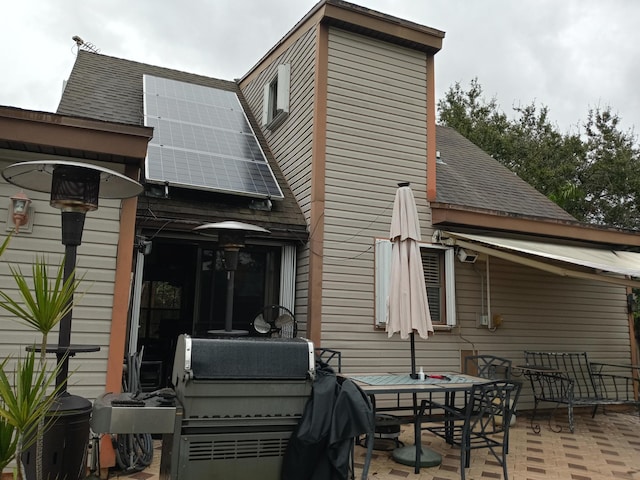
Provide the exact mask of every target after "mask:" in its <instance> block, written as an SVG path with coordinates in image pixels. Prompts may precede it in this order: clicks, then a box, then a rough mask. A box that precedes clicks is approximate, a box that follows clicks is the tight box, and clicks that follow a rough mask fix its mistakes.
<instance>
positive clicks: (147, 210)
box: [57, 50, 307, 240]
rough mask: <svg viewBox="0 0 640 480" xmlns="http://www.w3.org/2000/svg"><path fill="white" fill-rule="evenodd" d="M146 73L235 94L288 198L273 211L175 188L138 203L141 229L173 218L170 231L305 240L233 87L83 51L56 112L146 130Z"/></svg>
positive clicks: (300, 219)
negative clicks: (222, 228)
mask: <svg viewBox="0 0 640 480" xmlns="http://www.w3.org/2000/svg"><path fill="white" fill-rule="evenodd" d="M145 74H147V75H153V76H157V77H163V78H167V79H172V80H177V81H181V82H187V83H193V84H197V85H202V86H206V87H213V88H218V89H222V90H229V91H234V92H236V93H237V95H238V98H239V99H240V102H241V103H242V104H243V107H244V109H245V112H246V114H247V117H248V118H249V122H250V123H251V125H252V127H253V130H254V132H256V136H257V138H258V141H259V142H260V145H261V147H262V149H263V151H264V152H265V155H266V157H267V161H268V162H269V164H270V166H271V169H272V170H273V172H274V174H275V177H276V179H277V181H278V183H279V185H280V188H281V189H282V191H283V194H284V196H285V198H284V200H282V201H273V208H272V210H271V211H264V210H256V209H253V208H249V206H248V204H249V199H247V198H244V197H240V198H235V197H234V196H229V195H224V194H219V193H203V192H191V191H189V190H187V189H172V190H171V191H170V194H171V198H170V199H165V198H154V197H150V196H146V197H141V198H140V200H139V207H138V217H139V220H140V218H142V220H143V221H142V224H143V225H145V224H146V225H148V226H150V228H151V226H153V225H155V224H157V225H162V224H163V223H164V222H166V221H169V220H170V219H174V220H175V221H174V222H173V223H171V224H170V226H169V227H167V230H169V229H172V228H173V229H178V230H187V229H191V228H193V227H194V226H195V225H197V224H200V223H205V222H217V221H222V220H238V221H243V222H249V223H257V224H259V225H261V226H263V227H265V228H268V229H270V230H271V231H272V233H273V234H274V235H273V237H277V236H280V237H282V238H296V239H300V240H305V239H306V230H307V227H306V221H305V219H304V216H303V214H302V211H301V209H300V207H299V205H298V203H297V202H296V200H295V198H294V196H293V193H292V192H291V189H290V188H289V185H288V184H287V182H286V180H285V179H284V176H283V175H282V172H281V171H280V168H279V166H278V164H277V162H276V161H275V159H274V157H273V155H272V154H271V152H270V150H269V147H268V145H267V143H266V140H265V139H264V137H263V135H262V133H261V130H260V128H259V125H258V123H257V122H256V120H255V118H253V115H252V114H251V111H250V109H249V108H248V106H247V104H246V101H245V100H244V96H243V95H242V92H241V91H240V88H239V86H238V85H237V84H236V83H235V82H232V81H227V80H219V79H215V78H210V77H205V76H202V75H195V74H192V73H186V72H181V71H178V70H172V69H169V68H163V67H157V66H153V65H147V64H144V63H139V62H134V61H131V60H124V59H121V58H115V57H110V56H106V55H101V54H96V53H92V52H87V51H84V50H81V51H79V52H78V57H77V59H76V62H75V64H74V67H73V70H72V71H71V75H70V76H69V80H68V82H67V85H66V87H65V90H64V92H63V95H62V99H61V101H60V104H59V106H58V110H57V113H59V114H63V115H74V116H82V117H87V118H93V119H97V120H104V121H109V122H116V123H124V124H129V125H131V124H133V125H144V115H143V92H142V77H143V75H145ZM196 199H197V200H196ZM163 228H164V227H163Z"/></svg>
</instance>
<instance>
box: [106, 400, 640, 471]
mask: <svg viewBox="0 0 640 480" xmlns="http://www.w3.org/2000/svg"><path fill="white" fill-rule="evenodd" d="M575 420H576V422H575V423H576V428H575V433H573V434H572V433H570V432H569V429H568V423H567V422H566V409H562V410H559V411H558V412H557V414H556V417H555V421H554V423H553V425H556V423H555V422H557V425H560V426H562V427H563V429H562V431H561V432H558V433H557V432H554V431H552V430H550V429H549V424H548V422H547V420H545V419H543V420H542V422H541V425H540V426H541V431H540V433H539V434H535V433H534V432H533V431H532V430H531V428H530V425H529V418H528V416H527V415H526V414H521V415H519V416H518V419H517V422H516V425H515V426H514V427H513V428H512V429H511V442H510V443H511V444H510V453H509V456H508V466H509V478H510V479H511V480H554V479H555V480H617V479H632V480H640V417H639V416H638V412H637V410H616V411H612V410H608V411H607V412H606V414H602V413H601V412H598V414H597V415H596V417H595V418H594V419H592V418H591V415H590V413H589V412H588V411H578V412H577V413H576V418H575ZM412 437H413V429H412V428H411V426H410V425H406V426H403V429H402V433H401V436H400V440H401V441H403V442H405V443H407V444H411V443H413V442H412ZM423 444H424V445H426V446H428V447H430V448H432V449H433V450H435V451H437V452H438V453H440V454H441V455H442V459H443V460H442V464H441V465H439V466H438V467H430V468H423V469H421V471H420V473H419V474H417V475H416V474H414V473H413V472H414V470H413V467H409V466H405V465H400V464H398V463H396V462H395V461H393V459H392V458H391V452H390V451H382V450H374V456H373V459H372V462H371V466H370V469H369V476H368V478H369V480H398V479H403V478H407V479H416V480H418V479H419V480H450V479H459V478H460V473H459V470H460V456H459V452H458V450H457V449H456V448H452V447H450V446H448V445H447V444H446V443H444V441H441V440H440V439H439V438H436V437H434V436H433V435H431V434H429V433H425V434H424V435H423ZM159 448H160V446H159V445H157V449H156V452H155V455H154V462H153V464H152V465H151V466H150V467H149V468H147V469H146V470H144V471H143V472H138V473H134V474H130V475H124V474H122V473H118V472H111V474H110V476H109V478H110V479H112V478H120V479H125V478H130V479H131V478H133V479H136V480H159V478H160V476H159V464H160V450H159ZM364 454H365V451H364V449H363V448H361V447H356V450H355V455H356V458H355V462H356V478H357V479H360V478H361V472H362V463H363V461H364ZM467 478H468V479H470V480H481V479H492V478H495V479H499V478H502V468H501V467H500V466H499V465H498V463H497V462H496V461H495V459H494V458H493V457H492V456H491V454H490V453H488V452H486V451H484V450H478V451H474V452H473V453H472V455H471V467H470V468H469V469H468V470H467ZM193 480H197V479H193Z"/></svg>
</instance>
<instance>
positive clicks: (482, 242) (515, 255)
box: [434, 231, 640, 288]
mask: <svg viewBox="0 0 640 480" xmlns="http://www.w3.org/2000/svg"><path fill="white" fill-rule="evenodd" d="M434 237H437V238H438V239H439V241H440V243H442V244H444V245H457V246H460V247H462V248H466V249H469V250H474V251H476V252H479V253H484V254H486V255H491V256H493V257H497V258H502V259H504V260H508V261H511V262H515V263H520V264H522V265H527V266H530V267H533V268H537V269H540V270H544V271H547V272H550V273H555V274H556V275H562V276H565V277H573V278H585V279H591V280H599V281H602V282H607V283H614V284H617V285H624V286H631V287H637V288H640V253H635V252H626V251H622V250H609V249H599V248H589V247H575V246H570V245H560V244H556V243H549V242H538V241H532V240H519V239H518V240H516V239H512V238H503V237H495V236H487V235H473V234H468V233H454V232H448V231H438V232H436V234H435V235H434Z"/></svg>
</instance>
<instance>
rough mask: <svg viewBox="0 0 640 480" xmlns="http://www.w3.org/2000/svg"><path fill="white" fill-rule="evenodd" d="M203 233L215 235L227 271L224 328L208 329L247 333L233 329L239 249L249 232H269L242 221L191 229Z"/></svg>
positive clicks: (215, 332) (218, 332)
mask: <svg viewBox="0 0 640 480" xmlns="http://www.w3.org/2000/svg"><path fill="white" fill-rule="evenodd" d="M193 230H194V231H195V232H199V233H201V234H203V235H209V236H212V235H217V236H218V245H219V246H220V248H222V250H223V252H224V268H225V270H226V271H227V304H226V311H225V319H224V330H210V331H209V332H208V333H210V334H212V335H223V336H233V337H241V336H245V335H248V334H249V332H248V331H247V330H234V329H233V291H234V283H235V271H236V270H237V268H238V256H239V255H240V249H241V248H243V247H244V245H245V238H246V236H247V234H250V233H263V234H265V233H266V234H268V233H271V232H269V230H267V229H266V228H262V227H259V226H257V225H251V224H249V223H242V222H234V221H227V222H218V223H207V224H206V225H200V226H199V227H196V228H194V229H193Z"/></svg>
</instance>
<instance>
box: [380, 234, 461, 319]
mask: <svg viewBox="0 0 640 480" xmlns="http://www.w3.org/2000/svg"><path fill="white" fill-rule="evenodd" d="M391 249H392V244H391V242H390V241H389V240H384V239H377V240H376V244H375V289H376V290H375V294H376V299H375V301H376V313H375V322H376V326H377V327H384V326H385V325H386V323H387V299H388V297H389V280H390V278H389V277H390V275H391ZM420 252H421V254H422V268H423V270H424V280H425V284H426V287H427V298H428V299H429V312H430V313H431V321H432V322H433V325H444V326H454V325H455V324H456V311H455V277H454V271H453V269H454V250H453V248H446V247H441V246H437V245H430V244H421V245H420Z"/></svg>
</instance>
